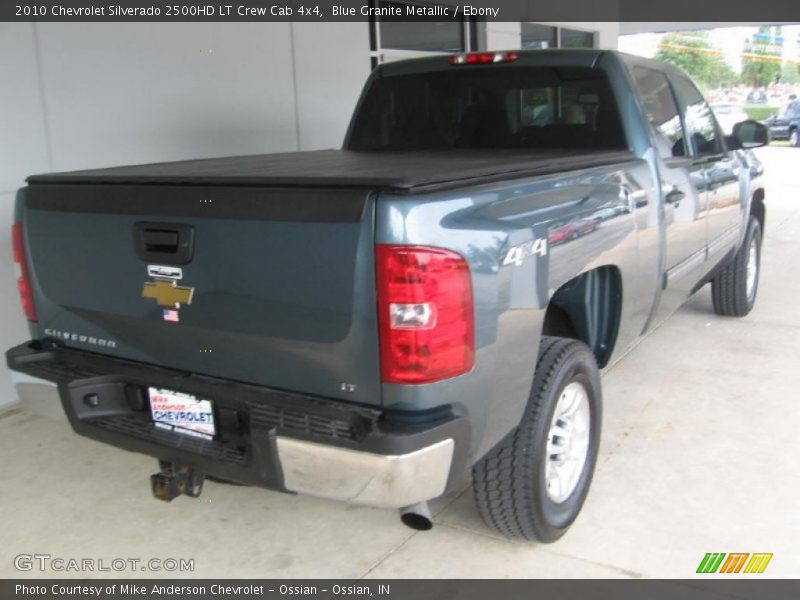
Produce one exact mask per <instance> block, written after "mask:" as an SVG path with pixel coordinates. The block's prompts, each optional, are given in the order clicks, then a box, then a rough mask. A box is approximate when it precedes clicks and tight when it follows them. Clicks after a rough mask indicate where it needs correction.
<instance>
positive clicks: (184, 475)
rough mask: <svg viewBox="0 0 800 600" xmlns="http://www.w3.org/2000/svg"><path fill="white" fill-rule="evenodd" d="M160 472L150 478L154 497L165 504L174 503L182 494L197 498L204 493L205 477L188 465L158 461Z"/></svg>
mask: <svg viewBox="0 0 800 600" xmlns="http://www.w3.org/2000/svg"><path fill="white" fill-rule="evenodd" d="M158 466H159V468H160V471H159V472H158V473H154V474H153V475H151V476H150V486H151V488H152V490H153V496H154V497H155V498H157V499H159V500H163V501H164V502H172V501H173V500H174V499H175V498H177V497H178V496H180V495H181V494H185V495H186V496H190V497H192V498H197V497H198V496H199V495H200V494H201V493H202V491H203V480H204V479H205V476H204V475H203V474H202V473H200V472H199V471H196V470H194V469H193V468H192V467H189V466H187V465H179V464H176V463H173V462H169V461H166V460H160V461H158Z"/></svg>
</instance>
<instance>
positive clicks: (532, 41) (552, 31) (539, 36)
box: [520, 23, 558, 50]
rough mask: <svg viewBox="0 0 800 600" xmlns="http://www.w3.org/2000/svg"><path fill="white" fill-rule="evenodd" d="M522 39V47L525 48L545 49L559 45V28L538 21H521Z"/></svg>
mask: <svg viewBox="0 0 800 600" xmlns="http://www.w3.org/2000/svg"><path fill="white" fill-rule="evenodd" d="M521 25H522V31H521V33H522V40H521V44H520V48H522V49H524V50H544V49H546V48H557V47H558V28H557V27H551V26H549V25H538V24H537V23H521Z"/></svg>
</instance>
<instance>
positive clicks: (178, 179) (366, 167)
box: [28, 149, 634, 192]
mask: <svg viewBox="0 0 800 600" xmlns="http://www.w3.org/2000/svg"><path fill="white" fill-rule="evenodd" d="M633 158H634V156H633V155H632V154H631V153H630V152H628V151H618V150H613V151H598V150H587V151H581V150H574V149H572V150H552V149H547V150H516V149H514V150H445V151H424V152H354V151H351V150H318V151H312V152H290V153H285V154H258V155H247V156H230V157H225V158H209V159H200V160H185V161H179V162H165V163H152V164H147V165H136V166H129V167H113V168H109V169H93V170H87V171H72V172H67V173H51V174H46V175H32V176H31V177H28V182H29V183H32V184H51V183H70V184H111V185H115V184H133V185H155V184H158V185H225V186H259V187H260V186H281V187H287V186H305V187H309V186H315V187H316V186H319V187H327V188H329V187H346V188H370V189H381V190H390V191H396V192H412V191H422V190H428V189H430V190H433V189H445V188H450V187H456V186H459V185H465V184H468V183H469V184H472V183H483V182H489V181H496V180H499V179H511V178H518V177H526V176H535V175H546V174H550V173H559V172H563V171H569V170H576V169H586V168H592V167H599V166H604V165H609V164H613V163H619V162H625V161H629V160H632V159H633Z"/></svg>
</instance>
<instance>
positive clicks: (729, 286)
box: [711, 216, 761, 317]
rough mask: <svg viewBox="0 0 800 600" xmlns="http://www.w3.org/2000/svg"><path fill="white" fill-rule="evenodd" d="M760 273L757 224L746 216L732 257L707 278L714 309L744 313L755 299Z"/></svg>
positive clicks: (736, 314)
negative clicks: (740, 241) (740, 240)
mask: <svg viewBox="0 0 800 600" xmlns="http://www.w3.org/2000/svg"><path fill="white" fill-rule="evenodd" d="M760 274H761V226H760V225H759V223H758V219H756V218H755V217H752V216H751V217H750V221H749V223H748V226H747V235H746V236H745V238H744V243H743V244H742V246H741V247H740V248H739V250H738V251H737V252H736V254H735V255H734V256H733V259H732V260H731V261H730V262H729V263H728V264H727V265H726V266H725V267H724V268H723V269H722V270H721V271H720V272H719V273H717V275H716V276H715V277H714V279H712V280H711V299H712V301H713V303H714V312H715V313H717V314H718V315H723V316H727V317H744V316H745V315H747V314H748V313H749V312H750V311H751V310H752V309H753V306H754V305H755V303H756V295H757V294H758V280H759V276H760Z"/></svg>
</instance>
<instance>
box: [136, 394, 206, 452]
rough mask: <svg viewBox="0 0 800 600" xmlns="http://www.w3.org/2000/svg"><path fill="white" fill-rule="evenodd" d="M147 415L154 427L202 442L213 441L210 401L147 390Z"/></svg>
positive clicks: (185, 395) (186, 395) (187, 395)
mask: <svg viewBox="0 0 800 600" xmlns="http://www.w3.org/2000/svg"><path fill="white" fill-rule="evenodd" d="M147 393H148V395H149V396H150V413H151V414H152V416H153V422H154V423H155V425H156V427H159V428H161V429H166V430H169V431H174V432H176V433H182V434H184V435H192V436H195V437H200V438H203V439H206V440H211V439H213V438H214V434H215V433H216V430H215V428H214V407H213V405H212V404H211V400H202V399H200V398H198V397H197V396H193V395H192V394H184V393H183V392H175V391H172V390H165V389H163V388H154V387H151V388H148V389H147Z"/></svg>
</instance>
